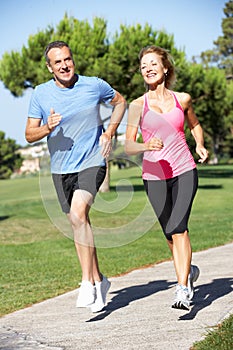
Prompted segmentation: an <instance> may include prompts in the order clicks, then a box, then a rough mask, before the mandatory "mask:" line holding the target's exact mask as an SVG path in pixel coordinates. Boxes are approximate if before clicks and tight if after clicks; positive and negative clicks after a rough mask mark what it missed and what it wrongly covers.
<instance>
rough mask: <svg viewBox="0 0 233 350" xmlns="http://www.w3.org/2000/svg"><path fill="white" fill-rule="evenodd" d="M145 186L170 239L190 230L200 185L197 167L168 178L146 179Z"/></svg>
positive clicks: (165, 233)
mask: <svg viewBox="0 0 233 350" xmlns="http://www.w3.org/2000/svg"><path fill="white" fill-rule="evenodd" d="M144 186H145V189H146V192H147V195H148V198H149V200H150V202H151V205H152V207H153V209H154V211H155V214H156V216H157V218H158V220H159V223H160V225H161V227H162V229H163V233H164V235H165V236H166V238H167V239H168V240H170V241H171V240H172V235H173V234H175V233H183V232H185V231H186V230H187V231H188V220H189V216H190V212H191V207H192V203H193V199H194V197H195V194H196V191H197V187H198V175H197V169H193V170H191V171H187V172H185V173H183V174H181V175H179V176H176V177H174V178H172V179H168V180H158V181H157V180H156V181H154V180H144Z"/></svg>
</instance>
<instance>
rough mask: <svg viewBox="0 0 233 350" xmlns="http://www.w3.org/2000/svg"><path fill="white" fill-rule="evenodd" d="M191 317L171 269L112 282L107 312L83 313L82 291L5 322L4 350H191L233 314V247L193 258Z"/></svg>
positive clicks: (0, 330) (0, 331)
mask: <svg viewBox="0 0 233 350" xmlns="http://www.w3.org/2000/svg"><path fill="white" fill-rule="evenodd" d="M193 263H194V264H197V265H198V266H199V267H200V270H201V274H200V277H199V279H198V281H197V283H196V293H195V296H194V300H193V302H194V305H193V306H192V308H191V309H190V311H183V310H176V309H172V308H171V302H172V300H173V294H174V290H175V288H174V286H175V273H174V268H173V263H172V262H171V261H168V262H164V263H161V264H156V265H153V266H151V267H149V268H145V269H139V270H135V271H132V272H130V273H128V274H126V275H124V276H120V277H114V278H110V281H111V282H112V285H111V288H110V292H109V294H108V299H107V301H108V303H107V306H106V308H105V310H103V311H102V312H100V313H98V314H92V313H91V311H90V310H89V309H77V308H75V301H76V297H77V290H75V291H73V292H69V293H66V294H64V295H62V296H59V297H56V298H53V299H50V300H46V301H44V302H42V303H39V304H36V305H33V306H32V307H29V308H26V309H23V310H20V311H17V312H14V313H12V314H9V315H6V316H4V317H2V318H1V319H0V349H1V350H18V349H23V350H40V349H43V350H62V349H65V350H108V349H109V350H134V349H135V350H136V349H137V350H141V349H142V350H146V349H152V350H153V349H155V350H164V349H169V350H179V349H181V350H188V349H190V347H191V346H192V345H193V343H194V342H195V341H199V340H201V339H202V338H203V337H204V336H205V335H206V334H207V332H208V330H210V329H211V327H213V326H215V325H216V324H218V323H220V322H221V321H222V320H223V319H224V318H225V317H227V316H229V315H230V314H232V313H233V293H232V291H233V289H232V287H233V243H232V244H228V245H225V246H221V247H217V248H213V249H209V250H206V251H202V252H198V253H194V254H193Z"/></svg>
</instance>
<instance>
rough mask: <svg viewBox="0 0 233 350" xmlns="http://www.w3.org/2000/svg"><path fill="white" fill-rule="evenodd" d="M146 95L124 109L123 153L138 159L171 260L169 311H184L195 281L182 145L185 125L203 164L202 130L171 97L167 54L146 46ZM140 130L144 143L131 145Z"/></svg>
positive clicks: (189, 110) (179, 97)
mask: <svg viewBox="0 0 233 350" xmlns="http://www.w3.org/2000/svg"><path fill="white" fill-rule="evenodd" d="M139 61H140V71H141V74H142V77H143V79H144V82H145V85H146V87H147V92H146V93H145V94H144V95H143V96H140V97H139V98H137V99H136V100H134V101H133V102H132V103H131V104H130V106H129V112H128V124H127V131H126V144H125V150H126V153H127V154H129V155H135V154H139V153H143V164H142V170H143V172H142V177H143V182H144V186H145V189H146V192H147V195H148V198H149V200H150V202H151V204H152V207H153V209H154V211H155V213H156V215H157V217H158V220H159V223H160V225H161V227H162V230H163V232H164V235H165V237H166V239H167V243H168V246H169V248H170V250H171V252H172V255H173V261H174V266H175V271H176V275H177V281H178V284H177V286H176V292H175V299H174V302H173V304H172V307H173V308H178V309H185V310H189V306H190V300H191V299H192V297H193V282H195V281H196V280H197V278H198V276H199V269H198V267H197V266H194V265H191V258H192V249H191V244H190V239H189V234H188V220H189V216H190V211H191V206H192V202H193V199H194V196H195V193H196V190H197V186H198V177H197V170H196V164H195V162H194V159H193V157H192V155H191V153H190V151H189V148H188V145H187V143H186V140H185V134H184V122H185V121H186V122H187V123H188V126H189V128H190V130H191V133H192V136H193V137H194V139H195V142H196V153H197V154H198V155H199V156H200V159H199V162H200V163H203V162H205V161H206V159H207V158H208V151H207V150H206V149H205V147H204V138H203V130H202V128H201V126H200V123H199V121H198V119H197V117H196V115H195V113H194V110H193V107H192V100H191V97H190V95H189V94H187V93H179V92H174V91H172V90H171V89H169V88H170V87H171V84H172V83H173V81H174V80H175V69H174V65H173V63H172V58H171V56H170V55H169V54H168V52H167V51H166V50H165V49H163V48H160V47H156V46H148V47H145V48H143V49H142V50H141V52H140V54H139ZM139 127H140V129H141V133H142V138H143V143H137V142H136V136H137V132H138V128H139Z"/></svg>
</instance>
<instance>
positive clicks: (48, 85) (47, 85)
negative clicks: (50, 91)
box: [35, 79, 54, 92]
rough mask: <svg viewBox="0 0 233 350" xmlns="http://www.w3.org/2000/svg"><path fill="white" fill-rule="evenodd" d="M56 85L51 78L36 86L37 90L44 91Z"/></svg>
mask: <svg viewBox="0 0 233 350" xmlns="http://www.w3.org/2000/svg"><path fill="white" fill-rule="evenodd" d="M53 86H54V80H53V79H50V80H48V81H46V82H44V83H41V84H38V85H37V86H36V87H35V91H40V92H42V91H44V90H46V89H47V88H51V87H53Z"/></svg>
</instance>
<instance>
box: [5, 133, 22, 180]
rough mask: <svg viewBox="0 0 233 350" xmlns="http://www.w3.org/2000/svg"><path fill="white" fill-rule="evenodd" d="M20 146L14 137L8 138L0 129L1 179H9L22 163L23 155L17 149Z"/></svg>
mask: <svg viewBox="0 0 233 350" xmlns="http://www.w3.org/2000/svg"><path fill="white" fill-rule="evenodd" d="M18 149H19V146H18V145H17V144H16V142H15V140H13V139H10V138H8V139H6V138H5V133H4V132H3V131H0V179H8V178H10V176H11V175H12V173H13V172H14V171H15V170H17V169H19V168H20V167H21V165H22V161H23V160H22V157H21V156H20V154H19V153H17V152H16V151H17V150H18Z"/></svg>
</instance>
